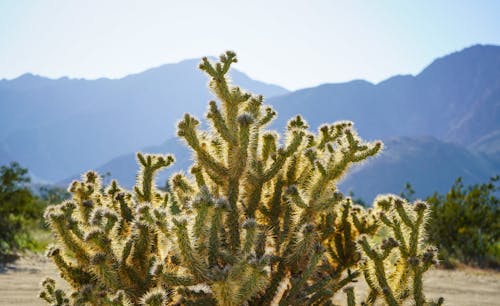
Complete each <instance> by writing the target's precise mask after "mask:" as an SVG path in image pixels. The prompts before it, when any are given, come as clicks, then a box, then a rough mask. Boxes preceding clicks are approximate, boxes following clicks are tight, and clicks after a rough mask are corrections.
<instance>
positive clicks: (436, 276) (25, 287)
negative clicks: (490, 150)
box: [0, 255, 500, 306]
mask: <svg viewBox="0 0 500 306" xmlns="http://www.w3.org/2000/svg"><path fill="white" fill-rule="evenodd" d="M46 276H51V277H52V278H54V279H56V282H57V283H59V284H60V283H62V280H61V279H60V278H59V277H58V275H57V272H56V270H55V268H54V266H53V265H52V263H51V262H50V261H48V260H47V259H45V258H43V257H40V256H36V255H33V256H25V257H23V258H21V259H19V260H18V261H16V262H15V263H13V264H8V265H7V266H5V267H3V269H1V270H0V305H45V304H43V303H42V301H41V300H40V299H39V298H38V291H39V290H40V288H39V284H40V282H41V280H42V279H43V278H44V277H46ZM426 276H427V277H426V279H425V289H426V292H427V296H428V297H431V298H438V297H440V296H443V297H444V298H445V305H464V306H465V305H467V306H469V305H470V306H479V305H481V306H482V305H484V306H488V305H496V306H500V272H493V271H483V270H475V269H469V268H467V269H459V270H453V271H449V270H432V271H430V272H428V273H427V274H426ZM360 286H361V287H363V285H362V284H361V285H360ZM340 304H343V303H342V302H340Z"/></svg>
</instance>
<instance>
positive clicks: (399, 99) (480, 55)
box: [268, 45, 500, 153]
mask: <svg viewBox="0 0 500 306" xmlns="http://www.w3.org/2000/svg"><path fill="white" fill-rule="evenodd" d="M268 102H269V103H270V104H272V105H273V106H274V107H275V109H276V110H277V111H278V114H279V115H280V117H279V119H278V120H277V121H276V123H275V125H276V126H277V127H282V126H284V125H285V123H286V121H287V118H290V117H292V116H293V115H295V114H298V113H300V114H302V115H303V116H304V118H306V119H307V120H308V122H309V123H310V125H311V126H313V127H317V126H318V125H320V124H321V123H324V122H331V121H333V120H340V119H348V120H351V121H354V122H355V124H356V127H357V129H358V131H359V134H360V135H362V136H363V137H364V138H366V139H379V138H382V139H387V138H391V137H397V136H421V135H431V136H434V137H436V138H437V139H440V140H443V141H449V142H455V143H458V144H461V145H464V146H466V147H468V148H470V149H473V150H475V149H479V150H481V151H485V152H489V153H494V152H499V151H500V146H499V145H498V144H499V143H500V46H481V45H477V46H473V47H470V48H467V49H464V50H462V51H460V52H456V53H453V54H450V55H447V56H444V57H442V58H439V59H436V60H435V61H434V62H433V63H431V64H430V65H429V66H428V67H427V68H425V69H424V70H423V71H422V72H421V73H419V74H418V75H416V76H411V75H404V76H401V75H400V76H395V77H392V78H389V79H387V80H385V81H383V82H381V83H379V84H371V83H369V82H366V81H352V82H348V83H341V84H324V85H321V86H318V87H314V88H307V89H303V90H298V91H295V92H293V93H289V94H287V95H282V96H279V97H275V98H272V99H270V100H268Z"/></svg>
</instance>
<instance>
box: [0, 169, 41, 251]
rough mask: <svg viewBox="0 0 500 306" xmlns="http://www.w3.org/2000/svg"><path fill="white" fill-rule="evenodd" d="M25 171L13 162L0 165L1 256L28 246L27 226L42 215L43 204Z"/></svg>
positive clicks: (29, 243)
mask: <svg viewBox="0 0 500 306" xmlns="http://www.w3.org/2000/svg"><path fill="white" fill-rule="evenodd" d="M27 173H28V170H27V169H25V168H22V167H21V166H20V165H19V164H18V163H16V162H12V163H10V165H8V166H1V167H0V255H5V254H6V253H10V252H12V251H15V250H16V249H18V248H19V247H22V246H23V245H24V244H28V245H31V244H32V242H30V237H29V234H28V233H27V232H26V229H27V227H28V225H31V224H32V223H36V220H37V219H40V217H41V216H42V212H43V209H44V205H43V203H42V202H41V201H39V199H38V198H37V197H35V196H34V195H33V194H32V192H31V191H30V189H29V188H28V185H27V184H28V183H29V182H30V179H29V177H28V175H27Z"/></svg>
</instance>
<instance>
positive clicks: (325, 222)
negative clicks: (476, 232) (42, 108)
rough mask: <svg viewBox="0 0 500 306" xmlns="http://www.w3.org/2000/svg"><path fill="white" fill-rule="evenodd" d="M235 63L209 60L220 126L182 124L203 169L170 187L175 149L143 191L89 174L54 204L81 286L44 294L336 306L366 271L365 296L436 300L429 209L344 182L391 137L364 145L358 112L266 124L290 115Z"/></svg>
mask: <svg viewBox="0 0 500 306" xmlns="http://www.w3.org/2000/svg"><path fill="white" fill-rule="evenodd" d="M235 62H236V56H235V54H234V53H233V52H227V53H225V54H223V55H221V57H220V62H218V63H216V64H212V63H210V62H209V61H208V59H206V58H204V59H203V60H202V63H201V64H200V68H201V69H202V70H203V71H205V72H206V73H207V74H208V76H209V79H210V83H209V87H210V89H211V90H212V91H213V93H214V94H215V96H216V97H217V98H218V100H219V101H220V103H217V102H215V101H211V102H210V103H209V110H208V114H207V118H208V120H209V121H210V123H211V128H210V130H208V131H200V130H199V129H198V125H199V123H200V122H199V120H197V119H196V118H194V117H192V116H190V115H189V114H186V115H185V117H184V118H183V119H182V120H181V121H180V122H179V124H178V135H179V136H180V137H181V138H183V139H184V140H185V142H186V143H187V145H189V146H190V147H191V148H192V151H193V155H194V164H193V166H192V167H191V169H190V172H191V175H190V176H186V175H185V174H183V173H178V174H175V175H174V176H173V177H172V178H171V179H170V184H169V186H170V188H169V189H168V190H167V191H161V190H158V189H157V188H155V183H154V177H155V173H156V172H157V171H158V170H160V169H162V168H164V167H167V166H169V165H170V164H171V163H172V162H173V158H172V157H170V156H160V155H143V154H138V155H137V157H138V161H139V163H140V166H141V171H140V173H139V175H138V180H137V185H136V186H135V188H134V190H133V191H132V192H129V191H126V190H124V189H123V188H121V187H120V186H119V185H118V184H117V183H116V182H115V181H113V182H111V184H110V186H108V187H106V188H103V187H102V186H101V183H100V180H99V176H98V175H97V174H96V173H94V172H88V173H87V174H86V175H85V176H84V177H83V181H82V182H74V183H72V185H71V186H70V192H71V193H72V194H73V197H72V199H71V200H70V201H66V202H63V203H62V204H60V205H57V206H52V207H49V208H48V209H47V211H46V216H45V217H46V219H47V221H48V222H49V224H50V227H51V229H52V231H53V232H54V234H55V235H56V237H57V243H56V245H55V246H53V247H52V248H51V249H50V250H49V252H48V255H49V256H50V257H51V258H53V260H54V262H55V263H56V265H57V266H58V268H59V270H60V271H61V275H62V277H63V278H64V279H65V280H66V281H67V282H68V283H69V285H70V287H71V289H72V292H71V293H70V294H66V293H65V292H63V291H62V290H59V289H55V284H54V281H53V280H50V279H48V280H46V281H44V283H43V287H44V289H43V291H42V293H41V295H40V296H41V297H42V298H43V299H44V300H46V301H47V302H48V303H50V304H52V305H85V304H88V305H278V304H279V305H304V304H307V305H328V304H332V302H331V301H332V298H333V297H334V296H335V295H336V294H344V292H345V294H346V298H347V303H348V305H354V304H355V294H354V290H355V289H354V288H353V287H352V286H351V285H352V283H353V282H356V281H357V280H358V279H360V278H361V277H362V276H363V275H364V277H365V278H366V280H367V282H368V284H369V287H370V290H371V291H370V292H369V294H368V296H367V297H366V301H365V304H373V303H374V302H375V301H376V300H377V299H380V300H385V301H386V302H387V303H388V304H390V305H398V304H400V303H402V302H404V301H405V300H407V299H408V298H409V297H412V298H413V299H414V302H415V304H416V305H424V304H425V303H428V302H427V301H426V300H425V297H424V295H423V289H422V274H423V273H424V272H425V271H426V270H427V269H428V268H429V267H430V265H431V264H433V263H434V261H435V260H434V256H435V251H434V250H433V249H431V248H429V249H428V250H426V251H422V248H423V247H424V244H423V242H422V238H423V236H424V235H425V229H424V225H425V219H426V214H425V209H426V205H425V204H423V203H418V204H415V205H413V206H411V205H409V204H407V203H403V202H402V200H400V199H399V198H395V197H392V198H391V197H386V198H379V199H378V200H377V202H376V204H375V206H374V208H373V209H369V210H366V209H364V208H362V207H360V206H358V205H355V204H354V203H352V201H351V199H350V198H345V197H344V196H343V195H342V194H341V193H340V192H339V191H338V190H337V188H336V183H337V181H338V180H339V179H340V178H341V177H342V175H343V174H345V173H346V171H347V170H348V169H349V167H350V166H351V165H353V164H355V163H357V162H361V161H364V160H366V159H367V158H369V157H370V156H373V155H375V154H376V153H377V152H379V151H380V149H381V148H382V143H381V142H373V143H366V142H363V141H361V139H360V138H359V137H358V136H357V134H356V132H355V131H354V129H353V126H352V123H351V122H347V121H342V122H336V123H334V124H331V125H324V126H322V127H321V128H320V129H319V131H318V132H317V133H312V132H310V131H308V126H307V123H306V122H305V121H304V120H303V119H302V118H301V117H300V116H297V117H296V118H293V119H292V120H290V121H289V122H288V125H287V128H286V133H285V137H284V139H279V137H278V134H277V133H275V132H271V131H266V130H265V127H266V125H268V124H269V122H270V121H271V120H272V119H273V117H274V116H275V115H276V113H275V112H274V111H273V110H272V109H271V108H270V107H265V106H264V105H263V98H262V96H254V95H251V94H249V93H247V92H244V91H242V90H241V89H240V88H238V87H233V86H231V85H230V82H229V79H228V78H227V73H228V71H229V68H230V66H231V64H233V63H235ZM388 232H391V233H392V235H393V236H394V237H392V238H391V237H387V238H385V240H383V241H382V244H381V246H380V247H375V246H374V244H375V242H374V241H377V239H378V240H380V239H379V237H381V233H388ZM379 248H380V250H379Z"/></svg>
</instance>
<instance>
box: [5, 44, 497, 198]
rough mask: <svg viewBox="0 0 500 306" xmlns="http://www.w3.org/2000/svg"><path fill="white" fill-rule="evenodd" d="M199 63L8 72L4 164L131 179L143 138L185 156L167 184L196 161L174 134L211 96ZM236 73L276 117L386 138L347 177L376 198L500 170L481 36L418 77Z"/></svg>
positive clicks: (278, 124)
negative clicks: (309, 84)
mask: <svg viewBox="0 0 500 306" xmlns="http://www.w3.org/2000/svg"><path fill="white" fill-rule="evenodd" d="M197 63H198V61H195V60H189V61H184V62H181V63H179V64H171V65H165V66H162V67H159V68H156V69H152V70H148V71H146V72H143V73H141V74H137V75H133V76H129V77H126V78H123V79H119V80H107V79H100V80H95V81H85V80H68V79H59V80H48V79H45V78H40V77H34V76H30V75H25V76H23V77H20V78H18V79H16V80H12V81H0V128H1V131H0V163H1V162H2V158H4V156H5V157H6V158H13V157H14V158H16V160H18V161H20V162H21V163H22V164H23V165H24V166H27V167H29V168H30V170H32V171H33V172H34V173H35V174H36V175H37V176H39V177H42V178H45V179H48V180H51V181H61V180H62V182H63V183H67V182H69V180H70V179H73V178H75V177H77V176H78V175H77V174H78V173H81V172H83V171H84V170H86V169H89V168H94V169H96V170H98V171H99V172H102V173H105V172H110V173H111V176H112V177H113V178H117V179H118V180H119V181H120V183H121V184H122V185H124V186H128V187H130V186H131V185H133V183H134V179H135V174H136V173H137V170H138V168H137V166H136V163H135V157H134V154H133V153H126V152H127V151H128V152H134V151H137V149H138V148H143V149H142V150H141V151H144V152H152V153H168V152H170V153H174V154H175V155H176V159H177V162H176V164H175V165H174V167H173V168H172V169H169V170H167V171H165V172H164V173H162V174H161V176H160V179H159V180H158V184H161V185H163V184H164V182H165V179H166V178H167V177H168V175H169V174H170V173H171V172H172V171H178V170H182V169H186V168H187V167H188V166H189V164H190V158H191V153H190V152H189V150H188V149H187V148H186V147H185V146H184V144H182V143H180V142H179V141H177V140H176V139H175V138H173V136H174V128H175V122H176V121H177V120H178V118H180V117H181V115H182V114H183V113H184V112H190V113H193V114H195V115H196V116H198V117H201V116H202V114H203V113H204V112H205V109H206V102H207V100H208V99H210V95H209V93H208V91H207V90H206V78H205V76H204V75H203V74H202V73H200V72H199V71H198V70H197V69H195V67H196V64H197ZM231 75H232V79H233V80H234V83H235V84H237V85H241V86H242V87H243V88H246V89H249V90H250V91H252V92H254V93H261V94H264V96H265V97H266V98H268V99H267V100H266V103H268V104H271V105H272V106H273V107H274V108H275V109H276V110H277V111H278V119H277V120H276V121H275V122H274V123H273V125H272V127H273V128H276V129H282V128H283V127H284V125H285V123H286V121H287V120H288V119H289V118H291V117H292V116H294V115H295V114H299V113H300V114H302V115H303V117H304V118H305V119H306V120H307V121H308V123H309V125H310V126H311V127H312V128H314V129H315V128H317V127H318V126H319V125H320V124H321V123H326V122H334V121H337V120H351V121H354V122H355V126H356V128H357V130H358V131H359V134H360V135H361V137H362V138H364V139H366V140H374V139H382V140H383V141H384V142H385V149H384V152H383V153H382V154H380V155H379V156H378V157H376V158H372V159H370V160H369V161H368V162H366V163H364V164H363V165H361V166H358V167H356V168H355V169H354V171H353V172H352V173H350V174H349V175H348V176H347V177H346V178H345V179H344V180H342V181H341V183H340V188H341V189H342V190H343V191H345V192H347V191H349V190H352V191H354V193H355V195H356V196H361V197H363V198H364V199H366V200H368V201H371V199H372V198H373V197H374V195H375V194H378V193H386V192H396V193H398V192H400V191H401V190H402V188H403V186H404V183H405V182H410V183H411V184H412V185H413V186H414V188H415V190H416V191H417V196H420V197H423V196H426V195H429V194H431V193H432V192H434V191H440V192H443V191H445V190H446V189H447V188H449V186H450V185H451V183H452V182H453V180H454V179H455V178H456V177H458V176H462V177H463V178H464V181H465V182H466V183H478V182H483V181H486V180H487V179H488V178H489V177H490V176H493V175H495V174H499V173H500V113H499V110H500V107H499V106H500V47H499V46H483V45H476V46H473V47H470V48H467V49H464V50H462V51H459V52H456V53H453V54H450V55H447V56H444V57H442V58H439V59H436V60H435V61H434V62H433V63H431V64H430V65H429V66H428V67H427V68H425V69H424V70H423V71H422V72H421V73H419V74H418V75H416V76H411V75H405V76H395V77H392V78H389V79H387V80H385V81H383V82H381V83H378V84H372V83H369V82H366V81H362V80H355V81H351V82H347V83H339V84H324V85H321V86H318V87H314V88H307V89H302V90H298V91H294V92H287V91H286V90H285V89H283V88H281V87H279V86H275V85H269V84H264V83H261V82H257V81H253V80H251V79H249V78H248V77H246V76H245V75H244V74H242V73H241V72H238V71H236V70H233V71H232V74H231ZM35 80H36V81H35ZM49 84H51V85H50V86H49ZM51 99H52V100H51ZM16 101H21V102H16ZM54 101H55V102H54ZM37 113H38V114H37ZM4 119H5V120H6V121H5V122H4V121H3V120H4ZM4 125H5V126H6V127H5V128H4ZM2 139H3V140H2ZM162 140H166V142H163V144H162V145H159V146H149V147H146V146H147V145H148V144H153V143H160V142H161V141H162ZM124 153H125V154H124ZM106 160H107V162H106ZM99 164H100V165H101V166H98V165H99ZM75 169H76V170H75ZM64 178H66V179H64ZM63 179H64V180H63Z"/></svg>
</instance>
